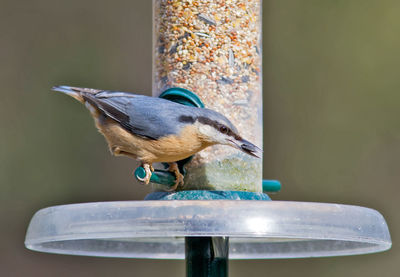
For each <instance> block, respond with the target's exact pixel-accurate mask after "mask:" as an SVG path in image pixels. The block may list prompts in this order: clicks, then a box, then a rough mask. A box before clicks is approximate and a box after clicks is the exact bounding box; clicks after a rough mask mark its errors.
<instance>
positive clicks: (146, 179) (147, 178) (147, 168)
mask: <svg viewBox="0 0 400 277" xmlns="http://www.w3.org/2000/svg"><path fill="white" fill-rule="evenodd" d="M142 166H143V168H144V170H145V171H146V176H144V178H140V177H137V178H138V179H139V181H142V182H144V183H145V185H148V184H149V182H150V177H151V172H152V171H154V168H153V166H152V165H150V164H143V165H142Z"/></svg>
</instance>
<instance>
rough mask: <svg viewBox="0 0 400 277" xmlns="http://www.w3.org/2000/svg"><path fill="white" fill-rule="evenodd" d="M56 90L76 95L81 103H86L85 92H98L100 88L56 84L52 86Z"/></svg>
mask: <svg viewBox="0 0 400 277" xmlns="http://www.w3.org/2000/svg"><path fill="white" fill-rule="evenodd" d="M51 89H52V90H54V91H59V92H63V93H65V94H67V95H69V96H72V97H74V98H75V99H76V100H78V101H79V102H81V103H84V102H85V100H84V98H83V95H85V94H96V93H98V92H99V91H100V90H98V89H92V88H78V87H70V86H54V87H52V88H51Z"/></svg>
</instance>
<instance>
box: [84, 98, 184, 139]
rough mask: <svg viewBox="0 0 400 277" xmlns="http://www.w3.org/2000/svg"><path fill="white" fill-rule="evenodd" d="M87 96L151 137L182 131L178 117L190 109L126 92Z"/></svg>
mask: <svg viewBox="0 0 400 277" xmlns="http://www.w3.org/2000/svg"><path fill="white" fill-rule="evenodd" d="M85 98H86V100H87V101H89V102H90V103H91V104H94V105H95V106H97V107H98V108H99V109H100V110H101V111H102V112H103V113H104V114H105V115H106V116H108V117H110V118H112V119H114V120H115V121H117V122H119V123H120V124H121V126H122V127H123V128H124V129H126V130H128V131H129V132H132V133H134V134H136V135H139V136H143V137H146V138H149V139H159V138H161V137H164V136H167V135H172V134H177V133H179V131H180V129H181V127H182V123H180V122H179V120H178V119H179V112H178V111H179V110H181V109H183V110H185V109H187V108H189V107H186V106H183V105H181V104H177V103H173V102H171V101H168V100H164V99H160V98H155V97H148V96H143V95H136V94H130V93H126V92H112V91H102V92H100V93H97V94H94V95H93V94H90V95H86V97H85Z"/></svg>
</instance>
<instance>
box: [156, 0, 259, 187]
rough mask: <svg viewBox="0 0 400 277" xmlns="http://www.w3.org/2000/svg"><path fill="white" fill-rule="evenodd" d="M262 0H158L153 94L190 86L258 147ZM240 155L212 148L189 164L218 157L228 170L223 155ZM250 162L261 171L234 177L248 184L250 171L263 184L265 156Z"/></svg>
mask: <svg viewBox="0 0 400 277" xmlns="http://www.w3.org/2000/svg"><path fill="white" fill-rule="evenodd" d="M261 2H262V0H197V1H194V0H154V24H155V25H154V35H155V38H154V62H153V64H154V70H153V71H154V73H153V74H154V88H153V91H154V94H156V95H158V94H160V93H161V92H163V91H164V90H166V89H168V88H171V87H181V88H185V89H188V90H191V91H193V92H194V93H196V94H197V95H198V96H199V97H200V98H201V99H202V101H203V102H204V104H205V105H206V107H207V108H211V109H214V110H216V111H218V112H220V113H222V114H224V115H225V116H227V117H228V118H229V119H230V120H231V121H232V123H233V124H234V125H235V126H236V127H237V129H238V130H239V131H240V134H241V136H243V137H244V138H246V139H248V140H250V141H252V142H254V143H255V144H257V145H259V146H260V147H261V144H262V121H261V120H262V119H261V117H262V115H261V107H262V106H261V105H262V103H261V102H262V95H261V89H262V88H261V63H262V61H261V58H262V57H261V51H260V49H261V15H260V13H261ZM238 155H239V154H238V151H235V150H234V149H231V148H230V147H223V146H220V147H213V148H209V149H206V150H204V151H202V152H200V153H199V154H198V155H196V157H195V159H194V160H193V161H192V162H191V163H190V165H188V166H187V169H188V172H189V173H190V167H198V166H200V165H204V164H209V163H213V162H214V164H215V163H216V162H217V164H218V166H217V167H220V168H219V169H218V170H229V169H227V168H222V167H223V163H224V159H232V157H235V159H237V157H238ZM242 160H243V159H242ZM246 161H248V162H250V163H259V166H255V167H254V166H253V167H251V168H256V170H257V171H259V172H246V173H242V175H243V176H239V177H238V176H237V177H236V178H245V179H244V180H243V182H244V183H246V182H247V183H248V182H249V181H251V180H248V179H246V178H247V177H246V176H247V175H251V174H252V175H254V176H257V179H258V178H259V180H258V181H254V182H257V183H259V184H257V186H261V160H256V159H253V158H251V159H249V160H247V159H246ZM206 174H208V173H206ZM210 174H211V173H210ZM212 185H216V186H218V184H212ZM248 185H250V184H248ZM248 185H247V186H248ZM244 190H246V188H244ZM249 190H253V191H254V190H258V189H253V188H250V189H249Z"/></svg>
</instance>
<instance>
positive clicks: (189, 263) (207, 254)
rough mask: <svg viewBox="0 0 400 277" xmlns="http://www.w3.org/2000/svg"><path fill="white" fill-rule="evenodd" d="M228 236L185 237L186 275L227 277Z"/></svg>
mask: <svg viewBox="0 0 400 277" xmlns="http://www.w3.org/2000/svg"><path fill="white" fill-rule="evenodd" d="M228 255H229V238H228V237H186V238H185V257H186V276H187V277H227V276H228V258H229V257H228Z"/></svg>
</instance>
